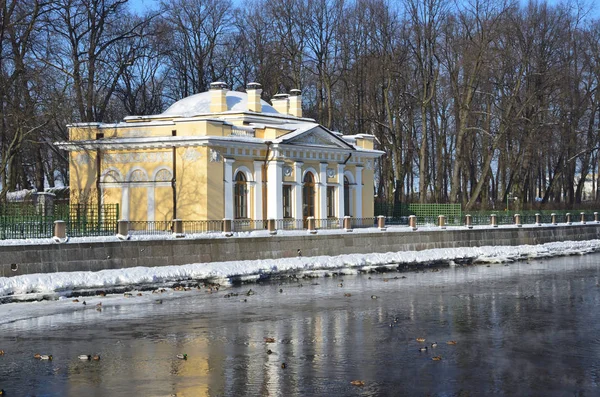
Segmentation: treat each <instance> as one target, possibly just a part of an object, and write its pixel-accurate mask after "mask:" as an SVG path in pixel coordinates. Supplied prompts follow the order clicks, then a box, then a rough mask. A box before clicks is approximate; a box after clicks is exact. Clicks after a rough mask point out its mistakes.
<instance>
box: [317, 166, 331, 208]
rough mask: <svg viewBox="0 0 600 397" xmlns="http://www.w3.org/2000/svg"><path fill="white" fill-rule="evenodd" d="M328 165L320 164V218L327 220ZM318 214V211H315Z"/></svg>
mask: <svg viewBox="0 0 600 397" xmlns="http://www.w3.org/2000/svg"><path fill="white" fill-rule="evenodd" d="M327 165H328V164H327V163H319V180H321V181H322V182H321V183H319V212H318V214H319V216H320V217H321V219H327ZM315 213H316V211H315Z"/></svg>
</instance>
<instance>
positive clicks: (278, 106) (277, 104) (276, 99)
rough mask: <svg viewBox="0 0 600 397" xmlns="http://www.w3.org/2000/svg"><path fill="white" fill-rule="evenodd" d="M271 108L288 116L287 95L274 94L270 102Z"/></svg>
mask: <svg viewBox="0 0 600 397" xmlns="http://www.w3.org/2000/svg"><path fill="white" fill-rule="evenodd" d="M271 103H272V104H273V107H274V108H275V110H277V111H278V112H279V113H281V114H288V112H289V108H290V102H289V95H288V94H275V95H274V96H273V99H272V100H271Z"/></svg>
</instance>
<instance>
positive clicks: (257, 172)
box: [254, 161, 263, 220]
mask: <svg viewBox="0 0 600 397" xmlns="http://www.w3.org/2000/svg"><path fill="white" fill-rule="evenodd" d="M262 165H263V162H262V161H255V162H254V180H255V181H256V183H255V184H254V219H258V220H260V219H263V177H262Z"/></svg>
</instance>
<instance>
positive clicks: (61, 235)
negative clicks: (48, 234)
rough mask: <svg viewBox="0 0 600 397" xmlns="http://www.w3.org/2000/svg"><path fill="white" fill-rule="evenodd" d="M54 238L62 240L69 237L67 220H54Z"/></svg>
mask: <svg viewBox="0 0 600 397" xmlns="http://www.w3.org/2000/svg"><path fill="white" fill-rule="evenodd" d="M54 238H57V239H61V240H64V239H66V238H67V224H66V223H65V221H54Z"/></svg>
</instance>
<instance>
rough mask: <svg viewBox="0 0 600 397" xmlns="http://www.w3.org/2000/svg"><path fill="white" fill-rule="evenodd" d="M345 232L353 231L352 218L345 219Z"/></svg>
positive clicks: (346, 217)
mask: <svg viewBox="0 0 600 397" xmlns="http://www.w3.org/2000/svg"><path fill="white" fill-rule="evenodd" d="M344 230H345V231H347V232H351V231H352V217H351V216H345V217H344Z"/></svg>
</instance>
